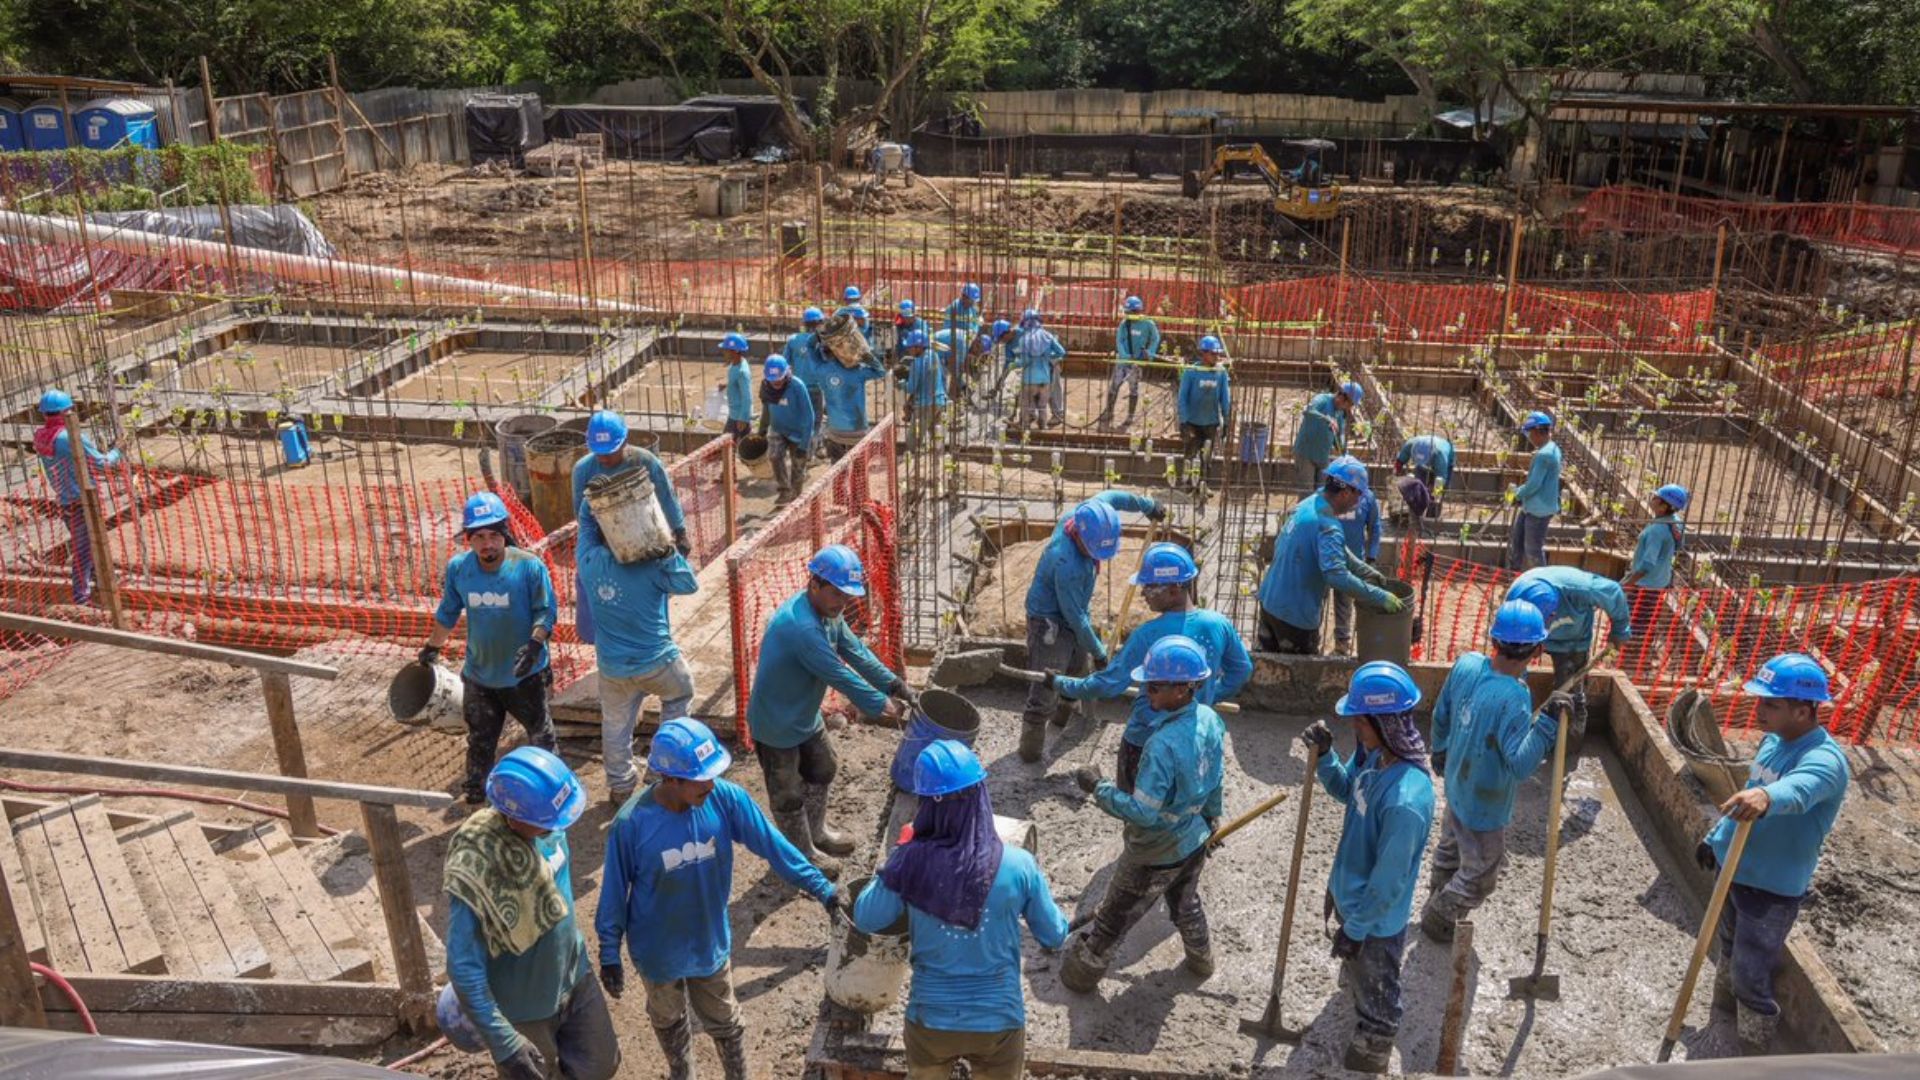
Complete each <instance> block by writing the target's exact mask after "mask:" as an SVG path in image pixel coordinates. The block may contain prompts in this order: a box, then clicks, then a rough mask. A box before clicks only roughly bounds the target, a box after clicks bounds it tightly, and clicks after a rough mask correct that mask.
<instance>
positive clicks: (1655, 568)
mask: <svg viewBox="0 0 1920 1080" xmlns="http://www.w3.org/2000/svg"><path fill="white" fill-rule="evenodd" d="M1689 501H1690V498H1689V496H1688V495H1687V489H1686V488H1683V487H1681V486H1680V485H1679V484H1663V485H1661V486H1660V487H1659V488H1658V489H1657V490H1655V491H1654V493H1653V498H1651V499H1648V500H1647V505H1648V507H1649V508H1650V509H1652V510H1653V520H1652V521H1649V522H1647V525H1646V528H1643V529H1641V530H1640V539H1639V540H1637V541H1636V542H1635V543H1634V545H1633V562H1632V563H1630V564H1628V566H1627V575H1626V576H1625V577H1623V578H1621V579H1620V587H1621V588H1623V589H1625V590H1627V597H1628V599H1629V600H1630V601H1631V607H1632V611H1633V625H1634V626H1635V627H1637V628H1638V629H1639V631H1640V633H1639V637H1640V640H1641V642H1642V646H1641V648H1642V649H1646V648H1649V647H1651V645H1652V643H1653V619H1654V616H1655V615H1656V614H1658V613H1659V611H1660V594H1661V593H1663V592H1665V591H1666V590H1667V588H1668V586H1671V585H1672V584H1673V560H1674V557H1675V556H1677V555H1679V554H1680V547H1681V543H1682V541H1683V540H1684V539H1685V533H1684V530H1682V529H1681V527H1680V512H1681V511H1683V510H1685V509H1686V508H1687V503H1688V502H1689Z"/></svg>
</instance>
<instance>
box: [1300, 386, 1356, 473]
mask: <svg viewBox="0 0 1920 1080" xmlns="http://www.w3.org/2000/svg"><path fill="white" fill-rule="evenodd" d="M1366 396H1367V395H1366V391H1364V390H1362V389H1360V384H1359V383H1357V382H1350V383H1345V384H1343V385H1342V386H1341V387H1340V389H1339V390H1337V391H1335V392H1334V393H1331V394H1315V395H1313V398H1312V399H1311V400H1310V401H1308V402H1307V407H1306V408H1304V409H1302V410H1300V428H1299V430H1298V431H1295V432H1294V433H1293V479H1294V482H1295V483H1296V484H1298V485H1299V486H1300V487H1302V488H1305V489H1307V490H1308V491H1311V490H1313V489H1314V488H1315V487H1317V486H1319V483H1320V477H1321V474H1323V473H1325V472H1326V471H1327V464H1328V463H1329V462H1331V461H1332V460H1333V459H1334V458H1335V457H1336V456H1339V455H1342V454H1345V453H1346V452H1347V429H1348V427H1350V426H1351V425H1352V423H1353V410H1354V409H1356V408H1358V407H1359V405H1360V402H1362V401H1364V400H1365V399H1366Z"/></svg>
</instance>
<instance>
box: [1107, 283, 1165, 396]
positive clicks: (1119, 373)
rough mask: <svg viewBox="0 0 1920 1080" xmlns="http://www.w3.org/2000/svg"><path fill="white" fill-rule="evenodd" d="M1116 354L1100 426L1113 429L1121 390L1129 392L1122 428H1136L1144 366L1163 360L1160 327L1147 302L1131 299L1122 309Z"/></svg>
mask: <svg viewBox="0 0 1920 1080" xmlns="http://www.w3.org/2000/svg"><path fill="white" fill-rule="evenodd" d="M1113 351H1114V356H1115V357H1116V359H1117V362H1116V363H1115V364H1114V365H1113V375H1112V377H1111V378H1110V379H1109V380H1108V381H1107V405H1106V408H1104V409H1101V410H1100V421H1099V422H1100V426H1101V427H1102V428H1110V427H1112V426H1113V405H1114V402H1116V401H1118V400H1119V399H1120V388H1121V387H1122V386H1125V387H1126V388H1127V418H1126V419H1125V420H1122V421H1120V426H1121V427H1122V428H1130V427H1132V426H1133V414H1134V411H1135V410H1136V409H1138V408H1139V407H1140V364H1141V363H1142V362H1146V363H1152V362H1154V361H1155V360H1157V359H1158V358H1159V356H1160V324H1158V323H1156V322H1154V321H1153V320H1152V319H1150V318H1148V317H1147V305H1146V302H1145V301H1143V300H1141V299H1140V298H1139V297H1137V296H1129V297H1127V300H1126V303H1125V304H1123V305H1122V311H1121V314H1120V325H1119V326H1118V327H1116V328H1115V329H1114V331H1113Z"/></svg>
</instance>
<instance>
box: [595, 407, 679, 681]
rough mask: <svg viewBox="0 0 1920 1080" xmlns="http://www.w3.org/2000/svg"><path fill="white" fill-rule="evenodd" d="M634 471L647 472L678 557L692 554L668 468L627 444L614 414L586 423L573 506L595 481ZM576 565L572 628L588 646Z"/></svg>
mask: <svg viewBox="0 0 1920 1080" xmlns="http://www.w3.org/2000/svg"><path fill="white" fill-rule="evenodd" d="M633 469H645V470H647V479H648V480H649V481H651V482H652V483H653V498H654V501H655V502H658V503H659V504H660V512H661V513H662V514H664V515H666V518H667V528H668V529H671V530H672V531H673V546H674V547H675V548H678V549H679V551H680V554H682V555H691V554H692V553H693V545H692V544H691V543H689V542H688V540H687V515H686V514H685V512H683V511H682V510H681V509H680V496H679V495H678V494H677V493H676V492H675V491H674V490H673V481H672V480H670V479H668V478H667V467H666V466H665V465H662V464H661V463H660V458H659V456H658V455H656V454H655V453H654V452H653V451H651V450H643V449H641V448H640V447H638V446H631V445H629V444H628V442H627V420H626V417H624V416H621V415H620V414H619V413H617V412H609V411H607V410H605V409H602V410H600V411H599V412H596V413H594V414H593V416H592V417H591V418H590V419H588V421H587V453H585V454H582V455H581V456H580V460H578V461H576V462H574V463H573V505H574V506H576V507H577V506H579V505H580V500H581V499H583V498H585V497H586V494H587V485H588V484H589V483H592V482H593V480H594V479H595V478H597V477H602V476H619V475H620V474H621V473H624V472H628V471H630V470H633ZM578 565H579V564H578V563H577V562H576V563H575V568H576V569H575V572H574V577H573V600H574V617H573V629H574V633H575V635H576V636H578V637H579V639H580V642H581V644H583V645H591V644H593V638H594V630H595V623H594V621H593V608H592V606H591V605H589V604H588V603H587V600H586V592H585V590H584V589H582V588H581V581H580V574H579V571H578Z"/></svg>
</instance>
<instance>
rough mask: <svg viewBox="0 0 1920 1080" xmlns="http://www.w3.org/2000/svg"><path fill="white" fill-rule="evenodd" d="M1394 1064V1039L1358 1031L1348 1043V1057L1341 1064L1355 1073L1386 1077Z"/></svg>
mask: <svg viewBox="0 0 1920 1080" xmlns="http://www.w3.org/2000/svg"><path fill="white" fill-rule="evenodd" d="M1392 1062H1393V1040H1392V1039H1390V1038H1388V1037H1387V1036H1385V1035H1371V1034H1368V1033H1367V1032H1364V1031H1356V1032H1354V1033H1353V1038H1352V1039H1351V1040H1349V1041H1348V1042H1347V1056H1346V1058H1345V1059H1344V1060H1342V1061H1341V1064H1342V1065H1344V1066H1346V1067H1347V1068H1348V1069H1351V1070H1352V1071H1354V1072H1361V1073H1373V1074H1376V1075H1384V1074H1385V1073H1386V1071H1387V1069H1388V1067H1389V1066H1390V1065H1391V1064H1392Z"/></svg>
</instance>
